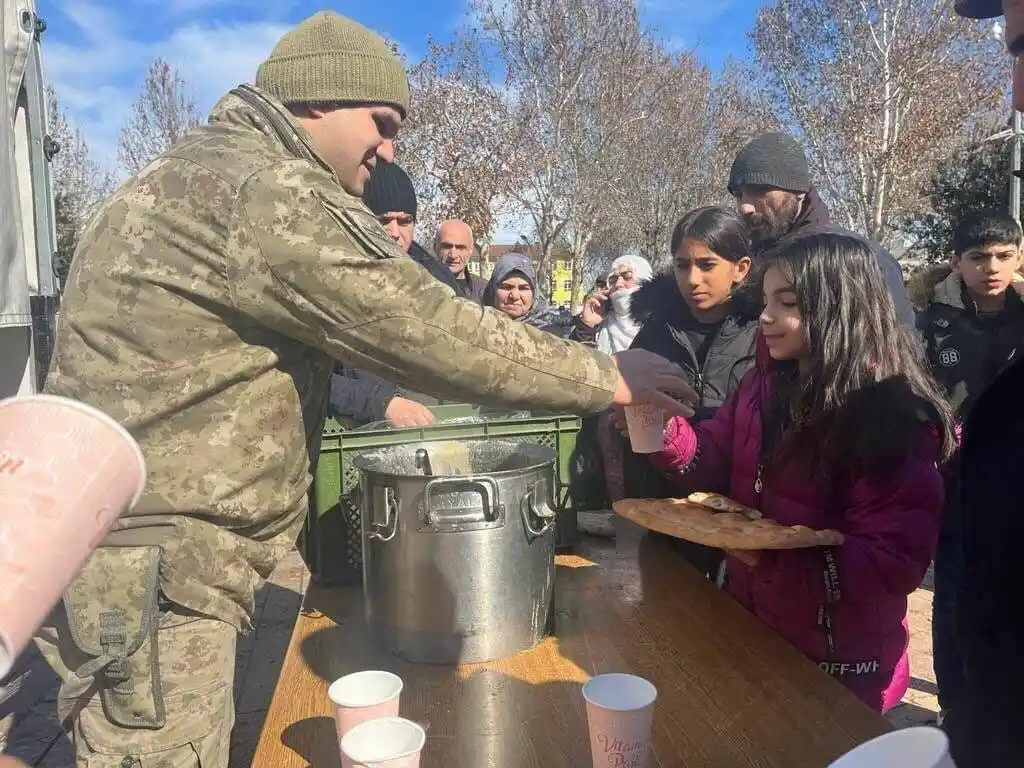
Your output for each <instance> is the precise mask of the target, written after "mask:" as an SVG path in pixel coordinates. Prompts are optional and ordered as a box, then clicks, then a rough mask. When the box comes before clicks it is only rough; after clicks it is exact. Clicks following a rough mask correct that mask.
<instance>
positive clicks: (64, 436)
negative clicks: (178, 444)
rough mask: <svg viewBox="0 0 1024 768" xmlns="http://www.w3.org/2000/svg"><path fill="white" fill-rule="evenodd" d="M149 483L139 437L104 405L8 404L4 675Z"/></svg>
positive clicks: (47, 400)
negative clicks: (119, 421) (116, 418)
mask: <svg viewBox="0 0 1024 768" xmlns="http://www.w3.org/2000/svg"><path fill="white" fill-rule="evenodd" d="M145 484H146V461H145V459H144V458H143V456H142V451H141V450H140V449H139V446H138V443H136V442H135V440H134V439H133V438H132V436H131V435H130V434H128V432H127V430H125V428H124V427H122V426H121V425H120V424H118V423H117V422H116V421H114V419H112V418H110V416H108V415H106V414H105V413H103V412H102V411H98V410H97V409H95V408H92V407H91V406H88V405H85V404H84V403H80V402H77V401H75V400H69V399H67V398H63V397H55V396H52V395H28V396H25V397H12V398H9V399H7V400H3V401H0V680H3V678H4V677H5V676H6V675H7V673H8V672H9V671H10V669H11V667H12V666H13V664H14V660H15V659H16V658H17V656H18V654H20V653H21V652H22V651H24V650H25V648H26V646H27V645H28V643H29V641H30V640H31V638H32V635H33V634H35V632H36V630H37V629H38V628H39V625H40V624H41V623H42V622H43V621H44V620H45V619H46V617H47V615H48V614H49V613H50V611H51V610H52V608H53V606H54V604H55V603H56V602H57V601H58V600H59V599H60V596H61V594H63V592H64V590H66V589H67V586H68V584H70V583H71V581H72V580H73V579H74V577H75V574H76V573H77V572H78V570H79V569H80V568H81V567H82V564H83V563H84V562H85V561H86V559H88V557H89V555H90V554H91V553H92V551H93V550H94V549H95V548H96V545H97V544H99V542H100V541H101V540H102V539H103V537H104V536H105V535H106V534H107V532H108V531H109V529H110V527H111V526H112V525H113V524H114V521H115V520H117V518H118V517H119V516H120V515H121V514H122V513H124V512H126V511H128V510H130V509H131V508H132V507H134V506H135V505H136V504H137V503H138V501H139V498H140V496H141V495H142V491H143V488H144V486H145Z"/></svg>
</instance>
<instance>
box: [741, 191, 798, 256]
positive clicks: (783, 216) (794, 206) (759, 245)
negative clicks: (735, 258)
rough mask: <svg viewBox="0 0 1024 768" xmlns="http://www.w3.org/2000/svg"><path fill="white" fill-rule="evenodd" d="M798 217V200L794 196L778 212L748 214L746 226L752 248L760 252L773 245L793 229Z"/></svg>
mask: <svg viewBox="0 0 1024 768" xmlns="http://www.w3.org/2000/svg"><path fill="white" fill-rule="evenodd" d="M799 215H800V199H799V198H798V197H796V196H795V195H794V196H793V197H792V198H791V199H789V200H787V201H786V204H785V205H784V206H783V207H782V208H780V209H779V210H778V211H769V212H768V213H765V214H761V213H751V214H749V215H748V216H747V224H748V226H749V227H750V239H751V241H752V243H753V245H754V247H755V248H756V249H758V250H762V249H764V248H767V247H769V246H772V245H775V244H776V243H777V242H779V240H781V239H782V238H783V237H785V235H786V234H787V233H788V232H789V231H790V230H791V229H792V228H793V225H794V224H795V223H796V219H797V217H798V216H799Z"/></svg>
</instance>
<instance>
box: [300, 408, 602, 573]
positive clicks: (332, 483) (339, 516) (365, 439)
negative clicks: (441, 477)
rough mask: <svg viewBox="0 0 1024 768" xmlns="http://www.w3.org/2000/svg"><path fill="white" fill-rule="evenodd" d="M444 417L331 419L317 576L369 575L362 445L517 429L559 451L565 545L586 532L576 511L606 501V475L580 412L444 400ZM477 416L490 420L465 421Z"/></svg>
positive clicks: (314, 512) (312, 543) (321, 477)
mask: <svg viewBox="0 0 1024 768" xmlns="http://www.w3.org/2000/svg"><path fill="white" fill-rule="evenodd" d="M430 410H431V411H432V412H433V414H434V418H435V419H436V422H437V423H435V424H434V425H433V426H430V427H419V428H413V429H391V428H390V427H389V426H388V425H387V424H386V423H380V422H378V423H375V424H370V425H367V426H365V427H361V428H359V429H344V428H342V426H341V425H340V424H339V423H338V422H337V421H335V420H334V419H328V420H327V424H326V426H325V428H324V434H323V443H322V445H321V448H320V457H319V461H318V464H317V469H316V475H315V477H314V480H313V487H312V489H311V491H310V513H309V516H308V518H307V520H306V526H305V529H304V531H303V534H302V537H301V539H300V549H301V550H302V552H303V557H304V558H305V560H306V564H307V566H308V567H309V569H310V573H311V575H312V577H313V578H314V579H316V580H317V581H320V582H322V583H327V584H347V583H354V582H357V581H359V580H360V579H361V573H362V571H361V569H362V537H361V535H360V529H359V527H360V519H359V507H358V504H359V470H358V469H357V468H356V466H355V464H354V463H353V462H352V459H353V457H354V455H355V454H356V453H358V452H359V451H365V450H369V449H374V448H381V447H387V446H391V445H401V444H403V443H417V442H430V441H439V440H460V439H484V438H509V437H515V438H520V439H526V440H529V441H530V442H536V443H538V444H540V445H544V446H547V447H548V448H551V449H553V450H554V451H555V452H556V454H557V455H558V459H557V462H556V466H557V478H556V480H557V482H556V487H555V505H556V507H557V512H558V519H557V536H558V540H557V547H558V548H559V549H561V550H565V549H569V548H571V547H572V546H573V545H574V544H575V543H576V540H577V538H578V536H579V531H578V529H577V527H576V513H577V512H578V511H582V510H584V509H595V508H600V505H601V504H602V503H603V488H604V483H603V480H602V479H601V477H600V467H599V465H595V464H594V461H593V454H592V452H588V451H586V450H582V449H583V446H582V445H578V444H577V437H578V436H579V434H580V430H581V428H582V427H583V425H584V422H583V420H582V419H580V417H578V416H573V415H567V414H555V413H544V412H538V411H533V412H530V413H529V416H527V417H525V418H524V417H523V413H524V412H523V411H508V410H495V409H488V408H482V407H479V406H473V405H439V406H434V407H432V408H431V409H430ZM472 417H478V418H485V419H487V421H471V422H467V421H461V422H460V421H459V420H460V419H467V418H472Z"/></svg>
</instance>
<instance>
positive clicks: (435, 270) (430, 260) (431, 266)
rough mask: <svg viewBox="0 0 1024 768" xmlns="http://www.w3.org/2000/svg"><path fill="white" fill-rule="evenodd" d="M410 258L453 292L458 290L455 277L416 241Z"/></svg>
mask: <svg viewBox="0 0 1024 768" xmlns="http://www.w3.org/2000/svg"><path fill="white" fill-rule="evenodd" d="M409 258H411V259H412V260H413V261H415V262H416V263H417V264H419V265H420V266H421V267H423V268H424V269H425V270H427V272H429V273H430V274H431V275H433V276H434V277H435V278H437V279H438V280H440V281H441V282H442V283H444V284H445V285H447V286H448V287H449V288H451V289H452V290H453V291H454V290H456V289H457V286H456V283H455V275H453V274H452V271H451V270H450V269H448V267H447V266H445V265H444V264H442V263H441V262H440V261H438V260H437V259H435V258H434V255H433V254H432V253H430V251H428V250H427V249H426V248H424V247H423V246H422V245H420V244H419V243H417V242H416V241H415V240H414V241H413V243H412V246H411V247H410V248H409Z"/></svg>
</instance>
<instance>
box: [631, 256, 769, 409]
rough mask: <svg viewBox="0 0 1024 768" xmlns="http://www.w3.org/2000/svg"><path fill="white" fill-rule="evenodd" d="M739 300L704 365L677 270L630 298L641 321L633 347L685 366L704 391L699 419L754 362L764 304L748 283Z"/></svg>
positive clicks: (732, 389) (633, 314) (699, 391)
mask: <svg viewBox="0 0 1024 768" xmlns="http://www.w3.org/2000/svg"><path fill="white" fill-rule="evenodd" d="M734 306H735V312H733V314H731V315H729V316H728V317H726V319H725V321H724V322H723V323H722V324H721V326H720V327H719V329H718V331H717V332H716V333H715V335H714V339H713V340H712V341H711V344H710V346H709V347H708V351H707V354H706V356H705V359H704V365H699V364H698V361H697V350H695V349H694V348H693V345H692V344H691V343H690V340H689V339H688V338H687V336H686V331H687V330H688V329H690V328H692V327H694V326H695V325H697V320H696V319H695V318H694V316H693V313H692V312H691V311H690V308H689V306H688V305H687V303H686V301H685V300H684V299H683V297H682V295H681V294H680V293H679V288H678V286H677V285H676V281H675V278H674V277H673V275H671V274H668V275H659V276H658V277H656V278H654V279H653V280H651V281H649V282H646V283H644V284H642V285H641V286H640V288H639V289H637V292H636V293H635V294H633V300H632V302H630V308H629V314H630V316H631V317H632V318H633V322H635V323H637V324H638V325H640V326H641V328H640V332H639V333H638V334H637V335H636V337H635V338H634V339H633V343H632V344H631V345H630V347H631V349H646V350H648V351H650V352H654V353H655V354H657V355H661V356H662V357H664V358H665V359H666V360H669V361H671V362H673V363H677V364H679V365H680V366H682V368H683V370H684V371H686V374H687V376H688V377H689V379H690V383H691V384H692V385H693V387H694V389H696V390H697V394H698V396H699V397H700V400H699V401H698V402H697V405H696V411H697V413H696V420H697V421H703V420H704V419H706V418H708V417H709V416H711V415H713V414H714V412H715V411H716V410H718V407H719V406H720V405H721V404H722V403H724V402H725V401H726V399H727V398H728V397H729V395H731V394H732V393H733V392H735V391H736V389H737V388H738V387H739V384H740V380H741V379H742V378H743V376H744V375H745V374H746V372H747V371H749V370H750V369H751V368H753V367H754V340H755V338H756V337H757V331H758V328H759V323H758V317H759V315H760V314H761V306H760V305H759V302H758V301H757V300H756V297H755V296H754V291H753V290H752V289H746V288H744V289H741V290H738V291H737V293H736V299H735V301H734Z"/></svg>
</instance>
